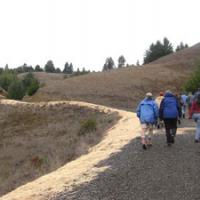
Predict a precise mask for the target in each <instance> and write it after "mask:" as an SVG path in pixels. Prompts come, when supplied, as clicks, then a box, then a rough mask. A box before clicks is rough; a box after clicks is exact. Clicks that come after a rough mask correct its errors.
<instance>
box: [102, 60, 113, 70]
mask: <svg viewBox="0 0 200 200" xmlns="http://www.w3.org/2000/svg"><path fill="white" fill-rule="evenodd" d="M114 66H115V63H114V61H113V59H112V57H109V58H106V62H105V64H104V66H103V71H106V70H110V69H113V68H114Z"/></svg>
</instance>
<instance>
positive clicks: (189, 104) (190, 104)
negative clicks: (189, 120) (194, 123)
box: [187, 92, 194, 113]
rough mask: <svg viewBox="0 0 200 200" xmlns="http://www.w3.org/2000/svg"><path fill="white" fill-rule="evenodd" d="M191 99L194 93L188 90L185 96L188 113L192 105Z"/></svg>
mask: <svg viewBox="0 0 200 200" xmlns="http://www.w3.org/2000/svg"><path fill="white" fill-rule="evenodd" d="M193 100H194V94H193V93H191V92H190V93H189V94H188V98H187V106H188V111H189V113H190V109H191V107H192V102H193Z"/></svg>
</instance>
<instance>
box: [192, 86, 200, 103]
mask: <svg viewBox="0 0 200 200" xmlns="http://www.w3.org/2000/svg"><path fill="white" fill-rule="evenodd" d="M199 94H200V88H198V90H197V91H196V92H195V94H194V98H193V100H194V101H196V100H197V97H198V95H199Z"/></svg>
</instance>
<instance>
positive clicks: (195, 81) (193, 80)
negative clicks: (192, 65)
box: [183, 65, 200, 92]
mask: <svg viewBox="0 0 200 200" xmlns="http://www.w3.org/2000/svg"><path fill="white" fill-rule="evenodd" d="M198 88H200V65H198V66H197V70H196V71H195V72H194V73H193V74H192V76H191V77H190V79H189V80H188V81H187V82H186V83H185V84H184V86H183V90H185V91H186V92H195V91H197V89H198Z"/></svg>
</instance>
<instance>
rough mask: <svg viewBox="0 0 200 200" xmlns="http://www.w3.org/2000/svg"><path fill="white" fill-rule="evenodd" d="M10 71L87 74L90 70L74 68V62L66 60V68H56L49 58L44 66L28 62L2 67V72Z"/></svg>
mask: <svg viewBox="0 0 200 200" xmlns="http://www.w3.org/2000/svg"><path fill="white" fill-rule="evenodd" d="M8 70H9V71H10V72H13V73H17V74H20V73H27V72H47V73H64V74H69V75H72V74H73V75H74V76H75V75H83V74H87V73H89V72H90V71H89V70H86V69H85V68H84V67H83V68H82V70H80V69H79V68H78V69H77V70H74V67H73V64H72V63H68V62H66V63H65V65H64V69H63V70H61V69H60V68H58V67H57V68H56V67H55V65H54V63H53V61H52V60H48V61H47V63H46V64H45V66H44V68H42V67H40V65H36V66H35V67H32V66H31V65H30V66H28V65H27V64H26V63H24V64H23V65H22V66H19V67H16V68H13V69H9V66H8V64H7V65H6V66H5V68H0V74H1V73H2V72H4V71H8Z"/></svg>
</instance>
